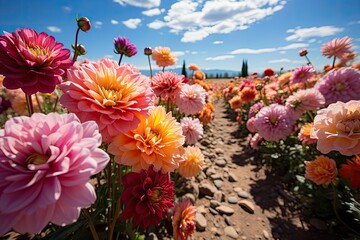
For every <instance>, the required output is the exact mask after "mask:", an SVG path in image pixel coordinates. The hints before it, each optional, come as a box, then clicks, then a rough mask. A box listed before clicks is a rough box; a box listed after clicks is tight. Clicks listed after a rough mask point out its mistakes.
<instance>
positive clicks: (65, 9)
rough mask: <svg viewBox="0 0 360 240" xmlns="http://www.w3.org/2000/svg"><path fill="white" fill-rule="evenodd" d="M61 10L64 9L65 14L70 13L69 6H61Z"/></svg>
mask: <svg viewBox="0 0 360 240" xmlns="http://www.w3.org/2000/svg"><path fill="white" fill-rule="evenodd" d="M63 9H64V11H65V12H71V10H72V9H71V7H69V6H63Z"/></svg>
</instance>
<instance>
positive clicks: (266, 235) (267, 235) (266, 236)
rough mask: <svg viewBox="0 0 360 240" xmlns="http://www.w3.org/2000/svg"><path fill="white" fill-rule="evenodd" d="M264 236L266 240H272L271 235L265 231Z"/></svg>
mask: <svg viewBox="0 0 360 240" xmlns="http://www.w3.org/2000/svg"><path fill="white" fill-rule="evenodd" d="M263 234H264V238H265V239H270V236H269V233H268V232H267V231H266V230H265V229H264V230H263Z"/></svg>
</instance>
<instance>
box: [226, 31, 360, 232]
mask: <svg viewBox="0 0 360 240" xmlns="http://www.w3.org/2000/svg"><path fill="white" fill-rule="evenodd" d="M351 47H352V39H350V38H349V37H344V38H341V39H334V40H332V41H331V42H329V43H326V44H324V45H323V46H322V49H321V52H322V54H323V56H326V57H328V58H333V61H332V65H327V66H325V67H324V70H323V71H321V72H316V71H315V70H314V68H313V66H312V63H311V62H310V60H309V58H308V56H307V55H308V51H307V50H306V49H303V50H301V51H300V52H299V55H300V56H301V57H306V59H307V61H308V64H307V65H306V66H301V67H299V68H296V69H294V70H291V71H288V72H284V73H282V72H280V73H279V74H275V72H274V70H272V69H271V68H268V69H265V71H264V75H263V76H262V77H259V76H258V75H257V74H254V75H252V76H249V77H247V78H241V79H235V80H233V81H231V82H230V84H229V85H227V86H223V90H222V93H223V97H224V99H225V101H226V103H227V104H228V108H229V109H231V110H232V111H233V112H234V113H236V120H237V121H238V122H239V123H240V127H241V130H242V131H243V132H245V133H250V134H251V135H252V138H251V140H250V147H251V148H252V149H254V150H256V151H258V152H259V154H260V157H261V159H262V161H263V162H265V163H267V164H268V166H271V167H272V168H275V169H276V170H277V171H282V174H283V176H284V179H286V180H287V182H288V183H290V186H291V187H293V189H295V190H296V191H297V192H298V196H299V197H300V198H302V199H303V200H304V201H303V202H304V203H305V205H306V204H307V205H306V206H307V207H308V208H310V210H311V211H313V213H314V214H315V215H317V216H320V217H328V218H327V219H329V218H330V217H329V216H331V215H336V217H337V220H336V221H337V222H341V223H342V224H343V225H344V226H346V227H347V229H349V230H350V232H351V233H352V234H355V235H359V234H360V232H359V226H360V215H359V212H360V204H359V202H360V201H359V200H360V199H359V188H360V158H359V154H360V71H359V70H360V67H359V66H360V65H359V63H353V61H354V59H355V57H356V56H357V54H356V53H355V52H353V51H351Z"/></svg>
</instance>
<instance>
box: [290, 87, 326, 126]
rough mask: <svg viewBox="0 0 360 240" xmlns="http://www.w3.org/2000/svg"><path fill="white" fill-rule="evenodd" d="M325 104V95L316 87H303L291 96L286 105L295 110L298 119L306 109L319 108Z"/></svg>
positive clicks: (295, 116)
mask: <svg viewBox="0 0 360 240" xmlns="http://www.w3.org/2000/svg"><path fill="white" fill-rule="evenodd" d="M324 104H325V98H324V96H323V95H322V94H321V93H320V92H319V90H318V89H316V88H308V89H301V90H298V91H297V92H295V93H294V94H293V95H291V96H289V97H288V98H287V100H286V106H287V107H290V108H291V109H292V110H293V111H294V118H295V119H297V118H299V117H301V115H302V114H303V113H304V112H306V111H311V110H317V109H319V108H321V107H323V106H324Z"/></svg>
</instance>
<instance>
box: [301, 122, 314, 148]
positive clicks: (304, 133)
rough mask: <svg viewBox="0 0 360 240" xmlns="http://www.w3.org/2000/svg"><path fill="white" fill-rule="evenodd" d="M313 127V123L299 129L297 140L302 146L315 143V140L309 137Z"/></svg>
mask: <svg viewBox="0 0 360 240" xmlns="http://www.w3.org/2000/svg"><path fill="white" fill-rule="evenodd" d="M313 127H314V124H313V123H307V124H305V125H303V126H302V127H301V129H300V132H299V135H298V138H299V139H300V141H301V142H302V143H303V144H305V145H309V144H311V143H316V139H314V138H311V136H310V134H311V129H313Z"/></svg>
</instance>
